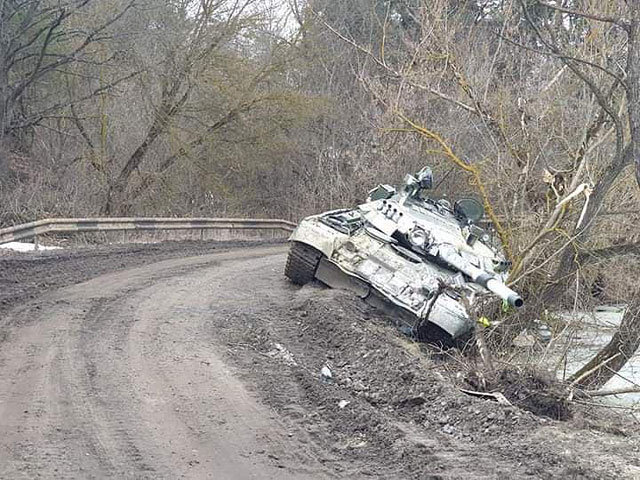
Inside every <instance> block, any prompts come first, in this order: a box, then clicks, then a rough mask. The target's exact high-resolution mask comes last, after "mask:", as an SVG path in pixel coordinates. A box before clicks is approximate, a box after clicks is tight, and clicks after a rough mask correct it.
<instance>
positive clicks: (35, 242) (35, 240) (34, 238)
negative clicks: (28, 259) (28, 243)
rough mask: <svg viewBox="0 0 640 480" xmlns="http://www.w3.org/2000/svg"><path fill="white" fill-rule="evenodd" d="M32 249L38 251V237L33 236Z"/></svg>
mask: <svg viewBox="0 0 640 480" xmlns="http://www.w3.org/2000/svg"><path fill="white" fill-rule="evenodd" d="M33 249H34V250H35V251H36V252H37V251H38V250H40V242H39V241H38V235H34V236H33Z"/></svg>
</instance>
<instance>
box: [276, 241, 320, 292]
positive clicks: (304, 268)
mask: <svg viewBox="0 0 640 480" xmlns="http://www.w3.org/2000/svg"><path fill="white" fill-rule="evenodd" d="M322 256H323V254H322V252H320V251H319V250H316V249H315V248H313V247H311V246H309V245H307V244H305V243H300V242H293V243H292V244H291V248H290V249H289V256H288V257H287V265H286V266H285V267H284V274H285V275H286V276H287V277H289V278H290V279H291V281H292V282H293V283H295V284H297V285H305V284H307V283H309V282H311V281H312V280H313V279H314V277H315V274H316V268H318V263H320V259H321V258H322Z"/></svg>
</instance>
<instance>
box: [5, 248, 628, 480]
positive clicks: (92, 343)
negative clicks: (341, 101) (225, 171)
mask: <svg viewBox="0 0 640 480" xmlns="http://www.w3.org/2000/svg"><path fill="white" fill-rule="evenodd" d="M125 253H126V252H125ZM192 253H194V254H196V253H203V252H192ZM58 255H60V254H58ZM96 255H97V256H98V258H99V259H98V260H96V259H95V258H94V257H96ZM141 255H142V256H144V254H141ZM168 256H172V254H169V255H168ZM285 256H286V247H285V246H283V245H262V246H252V247H246V246H245V247H244V248H230V249H228V250H226V251H221V252H218V253H213V254H205V255H198V256H192V257H188V258H171V259H167V260H162V261H153V262H151V263H148V264H146V265H138V264H137V263H136V261H133V260H132V261H129V260H126V259H123V258H124V257H123V251H117V252H113V251H107V252H106V253H105V252H102V253H101V252H94V253H89V254H87V255H86V256H82V257H81V258H82V259H81V260H79V261H78V262H72V264H73V265H74V267H73V268H71V269H70V268H68V265H69V264H68V263H65V262H64V261H58V262H56V258H57V257H56V256H55V255H52V256H50V257H47V258H48V259H49V260H50V261H49V260H47V262H48V263H47V267H46V269H44V270H42V265H41V264H38V262H34V261H33V260H28V258H29V257H26V256H25V257H20V256H16V257H11V258H0V271H1V272H4V273H5V275H4V276H5V281H6V282H9V283H11V284H12V285H14V287H13V288H15V293H14V295H13V296H12V295H9V294H6V293H5V297H4V298H5V300H6V301H5V304H4V309H3V310H0V315H1V316H2V317H1V323H0V333H1V336H0V478H154V479H155V478H168V479H173V478H215V479H252V478H255V479H285V478H292V479H297V478H300V479H304V478H313V479H323V478H399V479H400V478H496V479H497V478H593V479H596V478H597V479H599V478H640V442H639V441H638V435H637V429H636V427H635V425H634V424H633V423H628V422H626V421H623V420H618V419H616V418H614V417H610V418H609V417H608V416H607V414H606V412H605V413H603V412H600V411H595V412H590V411H580V412H577V413H576V414H575V416H574V418H573V420H571V421H568V422H558V421H553V420H549V419H545V418H539V417H536V416H534V415H532V414H531V413H529V412H526V411H523V410H521V409H519V408H518V407H517V406H515V407H505V406H500V405H497V404H494V403H491V402H486V401H482V400H478V399H475V398H471V397H468V396H465V395H463V394H461V393H460V392H459V391H458V390H457V389H456V388H455V387H454V386H453V385H452V384H451V382H450V381H449V380H448V378H447V377H446V375H445V374H444V373H445V370H449V369H450V365H444V364H443V363H442V361H441V360H437V359H434V358H433V357H432V356H430V355H429V354H427V353H425V351H424V349H421V348H419V347H418V346H417V345H416V344H414V343H412V342H410V341H409V340H408V339H406V338H404V337H403V336H402V335H400V334H399V333H398V332H397V331H396V330H395V329H394V328H393V327H391V326H390V325H389V323H388V319H386V318H384V317H382V316H380V314H378V313H377V312H375V311H373V310H371V309H370V308H369V307H367V306H365V305H363V304H362V303H361V302H360V301H359V300H355V299H353V298H351V297H350V296H349V295H347V294H345V293H341V292H336V291H331V290H326V289H323V288H321V287H319V286H310V287H304V288H302V289H300V288H297V287H295V286H293V285H291V284H289V283H288V282H287V281H286V280H285V279H284V278H283V275H282V269H283V265H284V261H285ZM133 257H135V255H133ZM160 258H162V256H161V255H159V254H158V255H156V256H155V257H153V256H150V257H149V261H151V260H154V259H155V260H158V259H160ZM58 260H60V259H58ZM30 261H31V262H33V263H32V264H31V266H28V265H27V266H25V264H26V263H27V262H30ZM92 262H93V263H92ZM105 262H106V263H108V264H109V265H110V267H104V266H103V267H102V269H100V268H97V265H99V264H100V265H103V264H104V263H105ZM65 265H67V266H65ZM20 268H22V270H20ZM109 270H111V271H109ZM15 272H21V273H20V275H23V277H24V278H33V274H36V273H38V272H40V274H41V273H43V272H46V273H47V275H48V276H49V277H50V278H51V279H53V280H46V279H39V280H38V281H39V282H42V283H44V284H45V286H44V287H41V288H40V289H38V290H37V293H36V290H24V289H21V288H19V287H16V286H15V285H18V284H19V282H13V281H12V280H10V277H11V275H14V276H15V275H16V274H15ZM107 272H108V273H107ZM90 277H93V278H90ZM7 279H9V280H7ZM55 279H58V280H55ZM74 279H75V280H74ZM34 282H35V280H34ZM47 282H49V283H47ZM36 283H37V282H36ZM7 284H8V283H7ZM16 298H17V299H18V300H16ZM324 366H326V367H328V368H329V369H330V370H331V372H332V378H331V379H326V378H323V377H322V376H321V375H320V370H321V369H322V367H324Z"/></svg>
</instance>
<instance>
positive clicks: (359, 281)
mask: <svg viewBox="0 0 640 480" xmlns="http://www.w3.org/2000/svg"><path fill="white" fill-rule="evenodd" d="M432 186H433V175H432V171H431V169H430V168H429V167H425V168H423V169H422V170H420V171H419V172H418V173H417V174H415V175H411V174H410V175H407V176H406V177H405V179H404V182H403V184H402V185H400V186H398V187H393V186H390V185H379V186H378V187H376V188H374V189H373V190H371V192H369V196H368V198H367V200H366V202H365V203H363V204H362V205H359V206H358V207H356V208H350V209H340V210H332V211H329V212H325V213H321V214H319V215H312V216H310V217H307V218H305V219H303V220H302V221H301V222H300V224H299V225H298V226H297V228H296V229H295V231H294V232H293V233H292V235H291V237H290V239H289V240H290V242H291V245H290V250H289V255H288V257H287V263H286V267H285V275H286V276H287V277H288V278H289V279H290V280H291V281H292V282H293V283H295V284H298V285H304V284H306V283H308V282H311V281H313V280H319V281H321V282H323V283H325V284H326V285H328V286H330V287H333V288H343V289H348V290H351V291H353V292H355V293H356V294H357V295H358V296H360V297H361V298H363V299H365V300H366V301H368V302H369V303H371V304H373V305H375V306H377V307H379V308H381V309H383V310H385V311H387V312H388V313H390V314H391V315H392V316H393V318H394V319H395V321H396V323H398V324H399V325H400V326H401V328H402V329H403V330H404V331H406V332H407V333H410V334H411V335H413V336H415V337H417V338H418V339H419V340H426V341H435V342H440V343H443V344H451V343H455V342H456V341H457V340H460V339H463V338H466V337H467V336H468V334H469V333H471V332H472V331H473V329H474V322H473V321H472V320H471V318H470V314H469V311H470V308H472V307H473V305H474V303H475V302H477V301H478V298H480V297H481V296H484V295H495V296H497V297H499V298H501V299H502V300H503V301H504V302H506V303H508V304H509V305H511V306H512V307H515V308H520V307H521V306H522V305H523V301H522V299H521V298H520V296H519V295H518V293H516V292H515V291H513V290H512V289H510V288H509V287H507V286H506V285H505V283H504V282H505V280H506V277H507V275H508V270H509V267H510V263H509V262H508V261H507V260H506V259H505V256H504V253H503V251H502V249H501V247H500V244H499V242H498V241H497V239H496V238H495V236H494V235H493V234H492V233H491V230H490V228H489V227H488V226H486V225H485V223H483V222H482V219H483V218H484V210H483V207H482V204H481V203H480V202H478V201H477V200H476V199H474V198H470V197H469V198H460V199H458V200H457V201H456V202H455V203H453V204H452V203H451V202H450V201H449V200H447V199H443V198H439V199H438V198H436V197H434V196H433V195H432V194H431V192H432ZM481 225H483V226H484V228H483V227H482V226H481Z"/></svg>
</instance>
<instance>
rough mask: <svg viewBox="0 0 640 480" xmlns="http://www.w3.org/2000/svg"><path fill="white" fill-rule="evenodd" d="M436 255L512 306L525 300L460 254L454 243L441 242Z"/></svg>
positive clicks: (519, 305)
mask: <svg viewBox="0 0 640 480" xmlns="http://www.w3.org/2000/svg"><path fill="white" fill-rule="evenodd" d="M435 250H436V251H437V252H434V253H435V255H434V256H435V257H436V258H438V259H439V260H441V261H442V262H444V263H446V264H447V265H448V266H449V267H451V268H453V269H455V270H458V271H460V272H462V273H464V274H465V275H466V276H468V277H469V278H470V279H471V281H472V282H474V283H477V284H478V285H481V286H483V287H484V288H486V289H487V290H489V291H490V292H492V293H494V294H496V295H497V296H498V297H500V298H501V299H502V300H504V301H506V302H507V303H508V304H509V305H511V306H512V307H516V308H520V307H521V306H522V305H524V301H523V300H522V298H521V297H520V295H518V293H517V292H515V291H513V290H511V289H510V288H509V287H507V286H506V285H505V284H504V283H503V282H502V281H501V280H500V279H499V278H498V277H496V276H495V275H493V274H491V273H489V272H487V271H485V270H483V269H481V268H478V267H476V266H474V265H472V264H471V263H470V262H468V261H467V260H465V259H464V257H463V256H462V255H460V254H459V253H458V251H457V249H456V248H455V247H454V246H453V245H449V244H440V245H438V246H437V247H436V249H435Z"/></svg>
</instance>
